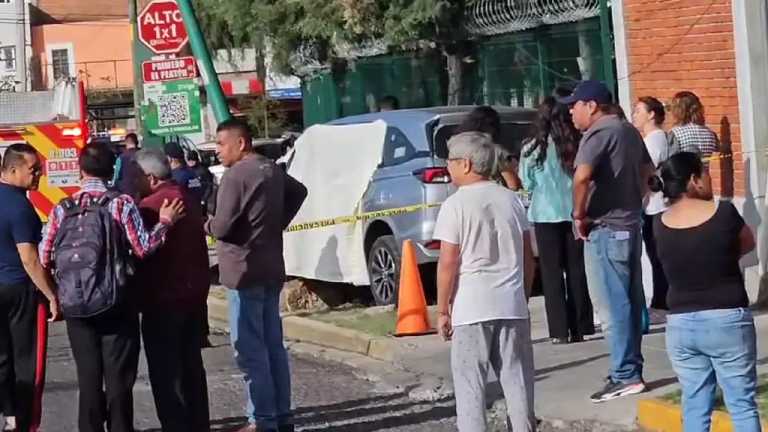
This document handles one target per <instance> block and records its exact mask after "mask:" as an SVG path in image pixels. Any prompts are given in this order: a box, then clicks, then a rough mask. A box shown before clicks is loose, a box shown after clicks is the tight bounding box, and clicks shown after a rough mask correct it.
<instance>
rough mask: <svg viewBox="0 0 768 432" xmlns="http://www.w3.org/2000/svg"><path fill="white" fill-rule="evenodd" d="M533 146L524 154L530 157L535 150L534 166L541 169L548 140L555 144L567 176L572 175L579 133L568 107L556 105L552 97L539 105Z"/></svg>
mask: <svg viewBox="0 0 768 432" xmlns="http://www.w3.org/2000/svg"><path fill="white" fill-rule="evenodd" d="M532 136H533V145H532V146H531V147H530V148H529V149H528V151H527V152H526V153H525V157H530V156H531V155H532V154H533V153H534V152H535V151H536V150H538V151H539V153H538V154H537V155H536V161H535V162H536V164H535V166H537V167H541V166H542V165H544V161H545V160H546V159H547V147H548V146H549V138H552V141H553V142H554V143H555V149H556V150H557V158H558V159H559V160H560V164H561V165H562V166H563V170H564V171H565V172H566V173H568V174H569V175H572V174H573V160H574V159H575V158H576V151H577V150H578V149H579V141H581V133H580V132H579V131H578V130H577V129H576V127H575V126H574V125H573V120H572V119H571V113H570V109H569V108H568V106H566V105H563V104H560V103H557V101H556V100H555V98H554V97H551V96H548V97H546V98H544V100H543V101H542V102H541V104H540V105H539V112H538V115H537V116H536V120H535V121H534V122H533V133H532Z"/></svg>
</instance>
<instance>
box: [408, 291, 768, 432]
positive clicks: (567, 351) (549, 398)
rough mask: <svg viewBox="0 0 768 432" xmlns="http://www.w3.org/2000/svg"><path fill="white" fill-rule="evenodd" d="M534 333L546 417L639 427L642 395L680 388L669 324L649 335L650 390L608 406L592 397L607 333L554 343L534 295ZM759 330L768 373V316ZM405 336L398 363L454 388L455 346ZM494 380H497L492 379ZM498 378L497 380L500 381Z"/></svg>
mask: <svg viewBox="0 0 768 432" xmlns="http://www.w3.org/2000/svg"><path fill="white" fill-rule="evenodd" d="M530 309H531V316H532V337H533V340H534V358H535V364H536V414H537V415H538V416H539V417H542V418H546V419H560V420H565V421H577V420H594V421H598V422H602V423H611V424H616V425H621V426H627V427H630V426H633V425H634V424H635V418H636V416H637V401H638V400H639V399H645V398H652V397H655V396H661V395H664V394H666V393H669V392H671V391H674V390H676V389H677V388H679V387H678V385H677V380H676V378H675V373H674V371H673V370H672V367H671V365H670V363H669V360H668V358H667V353H666V349H665V341H664V330H665V329H664V326H654V327H653V328H652V330H651V334H650V335H646V336H645V337H644V338H643V355H644V357H645V380H646V382H647V384H648V387H649V389H650V391H649V392H648V393H644V394H642V395H638V396H631V397H626V398H622V399H617V400H614V401H609V402H606V403H602V404H593V403H592V402H590V400H589V396H590V395H591V394H592V393H594V392H595V391H597V390H599V389H600V388H601V387H602V386H603V385H604V382H603V379H604V377H605V376H607V375H608V368H609V363H610V361H609V358H608V352H607V349H606V346H605V342H604V341H603V337H602V335H601V334H599V333H598V334H597V335H595V336H593V337H591V338H590V339H589V340H588V341H586V342H584V343H580V344H570V345H552V344H551V343H550V342H549V337H548V336H549V335H548V332H547V324H546V315H545V312H544V300H543V298H541V297H538V298H534V299H531V303H530ZM755 321H756V325H757V329H758V364H759V366H758V367H759V369H758V371H759V372H760V373H768V343H766V341H768V315H762V316H757V317H756V318H755ZM398 340H399V342H400V343H399V351H400V352H398V353H397V355H396V358H397V359H398V362H399V363H400V364H401V366H403V367H404V368H405V369H407V370H409V371H411V372H417V373H421V374H424V375H426V376H430V375H431V376H434V377H436V378H438V379H439V380H442V381H443V382H444V383H445V385H446V386H447V387H448V388H449V389H450V390H449V391H451V392H452V383H451V370H450V355H449V352H450V344H449V343H445V342H442V341H441V340H440V339H439V338H438V337H437V336H421V337H413V338H404V339H398ZM492 379H494V378H492ZM494 380H495V379H494Z"/></svg>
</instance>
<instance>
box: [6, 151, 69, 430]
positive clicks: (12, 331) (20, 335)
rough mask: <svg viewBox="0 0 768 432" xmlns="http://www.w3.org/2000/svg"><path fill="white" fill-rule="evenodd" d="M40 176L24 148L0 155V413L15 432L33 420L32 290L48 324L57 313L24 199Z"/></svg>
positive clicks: (33, 216) (37, 231)
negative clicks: (44, 302)
mask: <svg viewBox="0 0 768 432" xmlns="http://www.w3.org/2000/svg"><path fill="white" fill-rule="evenodd" d="M41 174H42V167H41V164H40V160H39V159H38V157H37V152H36V151H35V149H34V148H33V147H32V146H30V145H29V144H13V145H11V146H10V147H8V149H7V150H6V151H5V155H4V157H3V161H2V170H0V203H2V206H0V412H2V414H3V415H4V416H5V417H6V420H7V421H8V422H9V423H10V425H11V426H13V424H14V423H15V424H16V429H15V430H19V431H26V430H28V429H29V426H30V423H31V422H32V420H33V419H32V405H33V399H34V378H35V369H36V367H37V365H36V362H35V359H36V352H35V351H36V349H35V338H36V327H35V322H36V320H35V318H36V316H37V303H38V294H37V292H36V289H35V287H37V288H38V289H39V290H40V291H41V292H42V293H43V295H45V297H46V298H48V301H49V302H50V306H51V311H52V317H51V318H52V319H55V318H56V317H57V315H58V309H59V307H58V302H57V301H56V295H55V289H54V285H53V282H52V281H51V279H50V277H49V276H48V273H47V272H46V271H45V270H44V269H43V267H42V265H41V264H40V259H39V257H38V252H37V244H38V243H39V242H40V237H41V228H42V226H41V223H40V218H39V217H38V216H37V213H35V209H34V208H33V207H32V204H30V202H29V200H28V199H27V195H26V193H27V191H30V190H35V189H37V184H38V182H39V181H40V176H41ZM11 430H14V429H11Z"/></svg>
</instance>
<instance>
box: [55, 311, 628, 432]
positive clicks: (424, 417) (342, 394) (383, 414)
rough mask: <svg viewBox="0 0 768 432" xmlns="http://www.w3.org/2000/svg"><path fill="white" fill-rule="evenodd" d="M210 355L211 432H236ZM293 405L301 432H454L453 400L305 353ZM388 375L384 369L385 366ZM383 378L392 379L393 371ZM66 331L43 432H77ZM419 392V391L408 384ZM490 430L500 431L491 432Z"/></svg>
mask: <svg viewBox="0 0 768 432" xmlns="http://www.w3.org/2000/svg"><path fill="white" fill-rule="evenodd" d="M212 340H213V342H214V344H215V347H214V348H210V349H206V350H204V358H205V364H206V370H207V376H208V389H209V398H210V404H211V425H212V430H214V431H231V430H237V428H238V427H240V426H242V425H243V424H244V422H245V419H244V417H243V406H244V401H243V383H242V377H241V375H240V373H239V372H238V370H237V369H236V368H235V366H234V361H233V359H232V351H231V349H230V347H229V345H228V339H227V337H226V336H224V335H216V336H213V337H212ZM291 360H292V363H291V368H292V379H293V400H294V406H295V413H296V423H297V426H298V430H299V431H305V432H309V431H334V432H374V431H402V432H427V431H429V432H443V431H446V432H447V431H451V432H453V431H456V427H455V417H454V416H455V406H454V404H453V401H452V400H442V401H437V402H432V401H424V402H419V401H414V400H412V399H411V398H409V397H408V395H407V394H406V392H405V391H404V390H402V389H399V387H396V386H391V385H386V384H382V383H381V382H379V383H376V382H373V381H372V380H369V379H367V378H365V377H369V376H372V375H373V376H375V375H377V371H371V370H358V369H354V368H352V367H349V366H346V365H344V364H341V363H338V362H335V361H330V360H326V359H321V358H318V357H315V356H313V355H308V354H306V353H296V352H292V353H291ZM383 367H386V365H383ZM386 373H388V374H390V375H391V374H392V373H393V372H392V370H389V371H387V372H386ZM75 376H76V375H75V364H74V361H73V359H72V354H71V352H70V349H69V343H68V340H67V335H66V330H65V328H64V325H63V324H61V323H58V324H55V325H54V326H53V327H52V330H51V337H50V343H49V353H48V374H47V382H46V391H45V398H44V402H43V403H44V405H43V409H44V414H43V427H42V430H43V432H67V431H76V430H77V426H76V425H77V382H76V378H75ZM413 384H416V383H413ZM134 396H135V402H134V406H135V426H136V430H137V431H143V432H150V431H152V432H161V431H160V429H159V423H158V421H157V417H156V415H155V408H154V402H153V400H152V393H151V389H150V385H149V380H148V377H147V371H146V363H145V361H144V358H143V354H142V358H141V365H140V371H139V378H138V380H137V383H136V386H135V388H134ZM489 429H490V430H502V428H501V427H498V426H496V427H491V428H489ZM563 430H567V431H570V432H582V431H583V432H587V431H591V432H598V431H600V432H615V431H618V429H613V428H612V427H608V428H605V427H603V426H598V425H594V424H591V423H584V424H581V423H578V424H574V423H571V424H567V425H566V424H562V425H557V427H555V426H553V425H552V424H549V423H547V422H545V424H543V425H542V427H541V428H540V430H539V431H540V432H554V431H563Z"/></svg>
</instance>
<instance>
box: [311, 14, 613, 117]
mask: <svg viewBox="0 0 768 432" xmlns="http://www.w3.org/2000/svg"><path fill="white" fill-rule="evenodd" d="M466 60H467V63H466V66H467V68H466V74H465V80H464V81H465V87H464V93H463V95H462V99H463V100H462V103H467V104H499V105H511V106H527V107H532V106H535V105H536V104H537V103H538V101H539V100H540V99H541V98H542V97H543V96H545V95H548V94H550V93H551V92H552V90H553V89H554V88H555V87H556V86H558V85H560V84H565V83H573V82H574V81H578V80H581V79H598V80H605V79H606V73H605V70H604V69H605V68H604V64H603V50H602V48H601V38H600V22H599V18H590V19H588V20H584V21H581V22H578V23H570V24H558V25H553V26H544V27H539V28H536V29H533V30H529V31H524V32H517V33H513V34H509V35H503V36H495V37H489V38H485V39H482V40H478V41H477V44H476V49H475V53H474V54H473V55H471V56H469V57H468V58H467V59H466ZM446 88H447V76H446V73H445V63H444V59H443V58H442V57H441V56H440V55H431V56H424V55H421V56H418V55H415V54H414V55H386V56H378V57H371V58H366V59H361V60H358V61H357V62H355V63H354V64H350V65H349V67H348V68H347V69H346V71H344V72H337V73H330V72H329V73H325V74H322V75H320V76H318V77H315V78H314V79H312V80H309V81H305V83H304V88H303V90H304V122H305V125H306V126H310V125H312V124H316V123H323V122H327V121H330V120H333V119H335V118H339V117H344V116H348V115H353V114H361V113H366V112H370V111H373V110H375V109H376V101H378V100H379V99H380V98H381V97H383V96H386V95H392V96H395V97H397V98H398V99H399V100H400V103H401V105H402V107H403V108H418V107H427V106H435V105H444V104H445V102H446Z"/></svg>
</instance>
